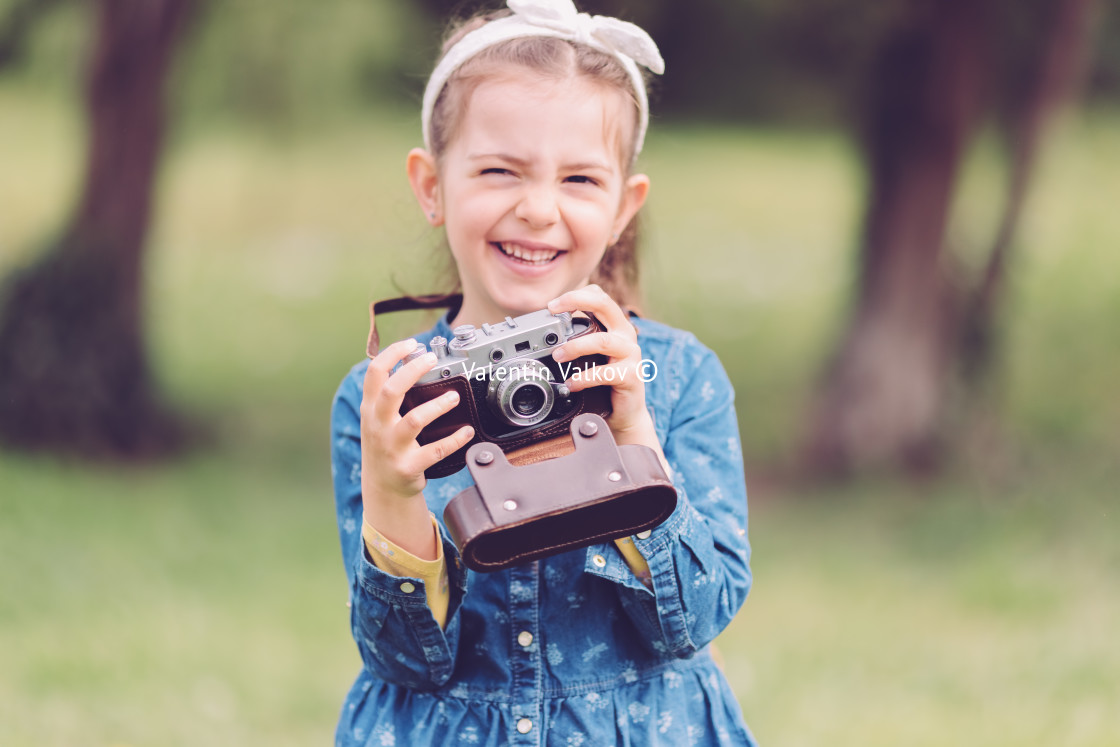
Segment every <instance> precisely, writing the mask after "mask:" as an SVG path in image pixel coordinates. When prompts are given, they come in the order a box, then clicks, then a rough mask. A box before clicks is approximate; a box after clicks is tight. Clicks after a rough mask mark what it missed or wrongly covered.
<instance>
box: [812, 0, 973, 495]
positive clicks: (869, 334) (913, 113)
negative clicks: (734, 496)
mask: <svg viewBox="0 0 1120 747" xmlns="http://www.w3.org/2000/svg"><path fill="white" fill-rule="evenodd" d="M913 8H914V12H913V13H912V14H911V15H909V17H908V18H907V19H906V21H905V23H904V25H903V27H902V28H901V29H900V30H899V31H897V32H896V33H893V34H891V35H890V37H889V38H888V40H887V42H886V44H885V45H884V47H883V48H882V50H881V53H880V55H879V57H878V59H877V61H876V63H875V70H874V72H873V76H872V81H871V85H872V89H871V99H870V102H869V106H868V107H867V109H866V110H867V112H868V114H869V118H868V123H867V132H866V142H865V148H866V151H867V162H868V164H869V172H870V173H869V189H870V194H869V199H868V210H867V214H866V215H865V217H864V229H863V242H862V253H861V263H862V267H861V272H860V278H859V281H860V286H859V292H858V296H857V299H856V304H855V308H854V312H853V316H852V320H851V322H850V326H849V328H848V330H847V332H846V333H845V334H844V336H843V338H842V341H841V344H840V347H839V349H838V351H837V353H836V354H835V356H834V359H833V362H832V364H831V366H830V369H829V371H828V372H827V374H826V379H825V381H824V383H823V386H822V387H821V390H820V396H819V398H818V400H817V401H816V402H815V404H814V408H813V410H812V412H811V414H810V419H809V432H808V436H807V439H806V441H805V444H804V445H803V452H802V459H803V464H804V466H805V467H806V468H807V469H808V470H809V471H810V472H812V473H815V474H822V475H836V474H843V473H846V472H849V471H853V470H863V469H868V468H874V467H883V466H897V465H899V464H901V465H905V466H908V467H912V468H925V467H929V466H930V465H931V463H932V461H933V460H935V459H936V456H937V454H938V448H937V437H938V426H939V413H940V411H941V409H942V404H943V400H944V398H945V394H946V378H947V376H946V374H947V371H948V369H949V363H950V359H951V351H950V347H951V345H952V342H951V341H952V337H953V326H954V325H953V320H952V309H953V307H954V306H955V303H954V301H953V298H952V295H951V294H952V289H951V286H950V284H949V283H948V282H947V277H946V272H945V268H944V266H943V249H944V243H945V228H946V224H947V220H948V215H949V209H950V205H951V198H952V195H953V190H954V187H955V186H956V181H957V176H958V172H959V170H960V166H961V162H962V160H963V157H964V155H965V152H966V148H967V145H968V143H969V140H970V136H971V135H972V133H973V131H974V129H975V127H976V125H977V122H978V119H979V115H980V113H981V110H982V105H983V100H984V96H985V93H986V92H987V91H986V87H987V83H988V78H987V74H986V71H987V70H988V69H989V67H990V66H989V65H987V64H986V60H985V57H984V55H985V51H986V34H985V31H986V29H987V28H988V22H989V16H988V14H989V11H990V3H986V2H983V1H982V0H941V1H940V2H938V1H936V0H930V1H929V2H925V3H915V4H914V6H913Z"/></svg>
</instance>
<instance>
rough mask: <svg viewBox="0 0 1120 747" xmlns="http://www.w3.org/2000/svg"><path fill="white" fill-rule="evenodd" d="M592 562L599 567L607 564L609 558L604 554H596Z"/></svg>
mask: <svg viewBox="0 0 1120 747" xmlns="http://www.w3.org/2000/svg"><path fill="white" fill-rule="evenodd" d="M591 562H592V563H594V564H595V566H596V567H597V568H602V567H603V566H605V565H606V564H607V559H606V558H604V557H603V556H602V555H595V556H594V557H592V558H591Z"/></svg>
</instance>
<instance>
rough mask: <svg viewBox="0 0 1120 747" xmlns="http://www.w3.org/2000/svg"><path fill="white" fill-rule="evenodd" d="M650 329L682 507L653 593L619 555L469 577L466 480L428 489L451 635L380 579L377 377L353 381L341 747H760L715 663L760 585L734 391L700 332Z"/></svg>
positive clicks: (419, 600) (665, 542)
mask: <svg viewBox="0 0 1120 747" xmlns="http://www.w3.org/2000/svg"><path fill="white" fill-rule="evenodd" d="M633 322H634V324H635V326H636V327H637V329H638V343H639V345H640V346H641V348H642V354H643V357H644V358H645V359H647V360H651V361H653V364H654V365H656V375H654V377H653V379H652V380H651V381H649V382H648V383H647V384H646V404H647V407H648V408H649V410H650V412H651V414H652V415H653V421H654V423H655V425H656V429H657V436H658V439H659V440H660V442H661V446H662V448H663V450H664V452H665V456H666V458H667V459H668V461H669V464H670V466H671V467H672V470H673V482H674V484H675V486H676V488H677V494H678V503H677V508H676V510H675V512H674V513H673V514H672V515H671V516H670V517H669V519H667V520H666V521H665V522H664V523H663V524H661V525H660V526H658V527H657V528H656V529H654V530H653V531H652V532H651V533H650V534H649V535H648V536H646V537H636V538H634V543H635V545H636V546H637V548H638V550H639V552H640V553H641V554H642V556H643V557H644V558H645V559H646V561H647V563H648V564H649V568H650V579H648V581H649V582H650V586H649V587H647V586H646V585H644V584H643V583H642V582H641V581H640V580H639V579H638V578H637V577H635V575H634V573H633V571H631V569H630V567H629V566H628V565H627V564H626V562H625V561H624V560H623V557H622V555H621V554H620V553H619V551H618V549H617V548H616V547H615V546H614V544H613V543H602V544H596V545H593V546H591V547H588V548H586V549H581V550H574V551H570V552H566V553H563V554H560V555H556V556H553V557H550V558H545V559H543V560H538V561H535V562H532V563H528V564H525V565H521V566H517V567H514V568H512V569H509V570H505V571H499V572H495V573H476V572H474V571H470V570H468V569H467V568H466V567H465V566H463V565H462V563H461V561H460V558H459V553H458V551H457V550H456V548H455V546H454V545H453V544H452V542H451V540H450V537H449V535H448V533H447V529H446V526H444V525H443V523H442V517H443V510H444V507H445V506H446V505H447V502H448V501H449V500H450V499H451V498H452V497H454V496H455V495H456V494H457V493H459V491H461V490H463V489H464V488H466V487H467V486H469V485H470V484H471V477H470V474H469V472H468V470H466V469H463V470H461V471H460V472H458V473H456V474H454V475H451V476H449V477H445V478H442V479H438V480H430V481H429V482H428V484H427V486H426V487H425V489H424V498H425V500H426V501H427V504H428V507H429V509H430V510H431V511H432V513H433V514H434V515H435V516H436V517H437V519H439V521H440V532H441V535H442V540H443V551H444V556H445V558H446V560H447V570H448V576H449V591H450V600H449V604H448V610H447V624H446V629H440V627H439V625H437V624H436V621H435V619H434V618H433V617H432V614H431V612H430V611H429V608H428V606H427V603H426V598H425V590H424V587H423V583H422V582H421V580H420V579H415V578H414V579H406V578H401V577H397V576H391V575H389V574H387V573H385V572H383V571H381V570H380V569H378V568H377V567H376V566H375V565H374V564H373V563H372V561H371V560H370V557H369V555H368V554H367V551H366V549H365V546H364V543H363V542H362V538H361V533H362V532H361V529H362V498H361V444H360V430H359V417H360V416H359V405H360V404H361V400H362V384H363V378H364V376H365V371H366V367H367V365H368V362H366V361H363V362H362V363H359V364H358V365H356V366H355V367H354V368H353V369H352V370H351V371H350V373H349V374H348V375H347V376H346V378H345V379H344V380H343V382H342V384H341V386H340V387H339V389H338V393H337V395H336V397H335V400H334V406H333V410H332V416H331V429H332V446H331V456H332V476H333V480H334V491H335V500H336V508H337V514H338V530H339V538H340V540H341V544H342V559H343V563H344V565H345V567H346V576H347V579H348V581H349V588H350V626H351V630H352V632H353V636H354V640H355V642H356V643H357V646H358V651H359V653H360V654H361V659H362V668H361V670H360V671H359V673H358V676H357V679H356V680H355V682H354V685H353V687H352V688H351V689H350V691H349V693H348V694H347V696H346V700H345V703H344V704H343V707H342V713H341V717H340V720H339V724H338V729H337V732H336V735H335V744H336V745H339V746H340V747H341V746H343V745H347V746H349V745H376V746H378V747H388V746H389V745H395V746H396V747H412V746H414V745H479V746H482V745H486V746H488V747H490V746H492V747H496V746H497V745H550V746H551V745H555V746H557V747H559V746H561V745H563V746H564V747H603V746H605V745H638V746H642V747H647V746H650V745H671V746H672V747H680V746H682V745H719V746H720V747H722V746H724V745H753V744H755V742H754V739H753V738H752V736H751V734H750V732H749V730H748V729H747V727H746V725H745V723H744V722H743V717H742V714H741V712H740V709H739V705H738V703H737V701H736V699H735V696H734V695H733V694H732V692H731V690H730V688H729V687H728V684H727V681H726V680H725V678H724V676H723V673H722V672H721V671H720V669H719V667H717V666H716V664H715V663H714V662H713V660H712V657H711V655H710V652H709V647H708V644H709V643H710V642H711V641H712V639H713V638H715V637H716V636H717V635H718V634H719V633H720V631H722V630H723V629H724V628H725V627H726V626H727V624H728V623H729V622H730V621H731V618H732V617H733V616H734V615H735V613H736V612H737V611H738V610H739V608H740V606H741V605H742V604H743V601H744V599H745V598H746V596H747V591H748V590H749V589H750V585H751V572H750V565H749V560H750V545H749V543H748V540H747V496H746V487H745V484H744V479H743V464H742V450H741V447H740V442H739V435H738V426H737V422H736V417H735V409H734V404H733V399H734V393H733V391H732V388H731V384H730V382H729V381H728V379H727V374H726V373H725V372H724V370H723V367H722V366H721V365H720V362H719V360H718V359H717V358H716V356H715V354H714V353H712V352H711V351H710V350H708V349H707V348H705V347H704V346H703V345H702V344H701V343H700V342H699V341H698V340H697V339H696V338H695V337H694V336H693V335H692V334H690V333H687V332H682V331H680V330H676V329H673V328H670V327H667V326H665V325H663V324H659V323H656V322H652V321H649V320H645V319H639V318H634V319H633ZM435 335H442V336H444V337H447V338H450V337H451V336H452V335H451V330H450V328H449V326H448V323H447V320H446V318H443V319H441V320H440V321H439V322H438V323H437V324H436V326H435V327H434V328H433V329H432V330H430V331H429V332H428V333H426V334H423V335H417V336H416V339H417V340H418V341H420V342H424V343H427V342H428V340H430V339H431V338H432V337H433V336H435ZM646 371H647V372H648V373H653V367H652V366H648V365H647V366H646ZM406 581H407V582H408V583H405V582H406Z"/></svg>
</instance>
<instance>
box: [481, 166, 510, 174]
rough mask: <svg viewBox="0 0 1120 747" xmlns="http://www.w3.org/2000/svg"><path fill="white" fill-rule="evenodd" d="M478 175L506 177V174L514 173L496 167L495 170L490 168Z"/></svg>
mask: <svg viewBox="0 0 1120 747" xmlns="http://www.w3.org/2000/svg"><path fill="white" fill-rule="evenodd" d="M478 173H479V174H498V175H505V174H512V173H513V172H512V171H510V170H509V169H502V168H498V167H496V166H495V167H493V168H489V169H483V170H482V171H480V172H478Z"/></svg>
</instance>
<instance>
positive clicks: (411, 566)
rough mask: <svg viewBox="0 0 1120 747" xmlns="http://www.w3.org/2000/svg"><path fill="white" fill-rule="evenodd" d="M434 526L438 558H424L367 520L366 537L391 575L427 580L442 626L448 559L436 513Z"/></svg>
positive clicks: (364, 525)
mask: <svg viewBox="0 0 1120 747" xmlns="http://www.w3.org/2000/svg"><path fill="white" fill-rule="evenodd" d="M429 516H431V514H429ZM432 529H433V531H435V533H436V537H435V539H436V547H437V548H438V550H439V556H438V557H437V558H436V559H435V560H424V559H423V558H420V557H417V556H416V555H413V554H412V553H410V552H408V551H407V550H404V549H403V548H401V547H398V546H397V544H396V543H394V542H393V541H392V540H390V539H389V538H388V537H385V536H383V535H382V534H381V532H379V531H377V529H376V528H375V527H374V526H373V525H372V524H370V523H369V522H368V521H364V520H363V522H362V539H363V540H364V541H365V544H366V552H368V553H369V557H370V559H371V560H372V561H373V564H374V565H375V566H377V567H378V568H380V569H381V570H383V571H385V572H386V573H388V574H389V575H391V576H400V577H405V578H409V577H416V578H419V579H420V580H421V581H423V582H424V590H425V592H426V599H427V602H428V609H430V610H431V611H432V617H434V618H435V619H436V622H437V623H439V626H440V627H441V628H442V627H443V626H444V623H446V622H447V597H448V594H447V564H446V563H445V562H444V555H443V543H442V542H441V541H440V536H439V523H438V522H437V521H436V517H435V516H432Z"/></svg>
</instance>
